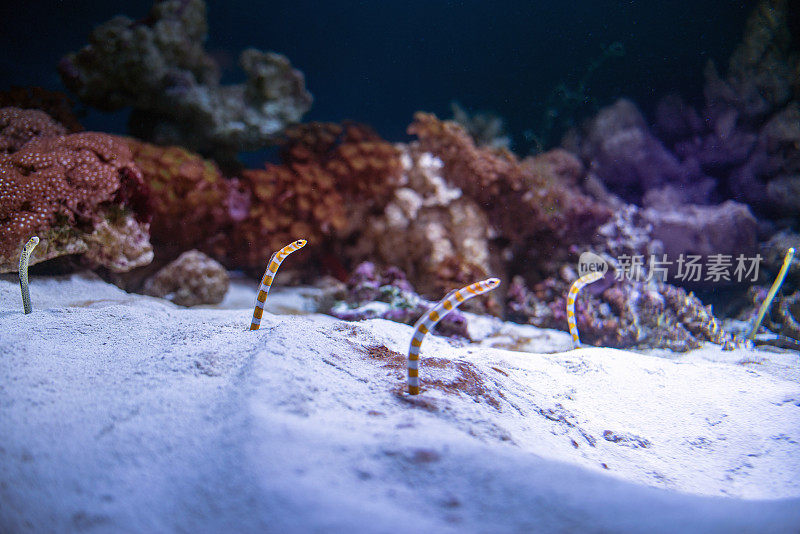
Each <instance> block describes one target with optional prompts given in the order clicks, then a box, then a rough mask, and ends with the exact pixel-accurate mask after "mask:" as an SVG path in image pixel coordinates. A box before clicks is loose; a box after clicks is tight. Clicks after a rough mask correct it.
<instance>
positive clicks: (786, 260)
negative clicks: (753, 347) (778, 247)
mask: <svg viewBox="0 0 800 534" xmlns="http://www.w3.org/2000/svg"><path fill="white" fill-rule="evenodd" d="M793 257H794V248H790V249H789V250H787V251H786V256H784V257H783V265H781V270H780V271H778V277H777V278H776V279H775V281H774V282H772V287H770V288H769V292H767V298H765V299H764V302H762V303H761V307H760V308H759V309H758V315H757V316H756V320H755V321H754V322H753V329H752V330H750V333H749V334H747V339H749V340H750V341H752V340H754V339H755V338H756V333H758V327H759V326H760V325H761V321H762V320H763V319H764V316H765V315H766V314H767V310H768V309H769V305H770V304H772V299H774V298H775V294H776V293H777V292H778V290H779V289H780V288H781V284H783V279H784V278H786V273H787V272H788V271H789V265H791V264H792V258H793Z"/></svg>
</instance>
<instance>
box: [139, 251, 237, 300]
mask: <svg viewBox="0 0 800 534" xmlns="http://www.w3.org/2000/svg"><path fill="white" fill-rule="evenodd" d="M229 286H230V278H229V277H228V272H227V271H226V270H225V268H224V267H223V266H222V265H220V264H219V263H218V262H216V261H214V260H213V259H211V258H209V257H208V256H206V255H205V254H203V253H202V252H200V251H197V250H189V251H187V252H184V253H183V254H181V255H180V256H178V258H177V259H175V260H174V261H172V262H170V263H169V264H167V265H166V266H164V267H163V268H162V269H160V270H159V271H158V272H157V273H156V274H155V275H154V276H153V277H151V278H149V279H148V280H147V281H146V282H145V285H144V293H145V294H147V295H152V296H154V297H160V298H165V299H168V300H170V301H172V302H174V303H175V304H178V305H180V306H197V305H199V304H219V303H220V302H222V299H223V298H225V293H227V292H228V287H229Z"/></svg>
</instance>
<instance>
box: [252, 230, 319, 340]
mask: <svg viewBox="0 0 800 534" xmlns="http://www.w3.org/2000/svg"><path fill="white" fill-rule="evenodd" d="M304 246H306V240H305V239H298V240H297V241H293V242H292V243H290V244H288V245H286V246H285V247H283V248H282V249H280V250H279V251H278V252H276V253H274V254H273V255H272V257H271V258H270V259H269V264H268V265H267V270H266V271H264V277H263V278H261V287H260V288H259V289H258V295H256V308H255V309H254V310H253V321H252V322H251V323H250V330H258V329H259V327H260V326H261V316H262V315H263V314H264V302H265V301H266V300H267V295H269V288H270V286H271V285H272V281H273V280H274V279H275V273H277V272H278V267H280V266H281V263H283V260H285V259H286V256H288V255H289V254H291V253H292V252H294V251H295V250H300V249H301V248H303V247H304Z"/></svg>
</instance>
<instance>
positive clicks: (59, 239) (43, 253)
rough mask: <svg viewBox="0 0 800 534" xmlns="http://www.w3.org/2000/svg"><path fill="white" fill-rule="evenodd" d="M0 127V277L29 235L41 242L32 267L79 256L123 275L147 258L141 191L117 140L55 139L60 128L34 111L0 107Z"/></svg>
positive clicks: (89, 136)
mask: <svg viewBox="0 0 800 534" xmlns="http://www.w3.org/2000/svg"><path fill="white" fill-rule="evenodd" d="M0 124H3V125H4V126H3V133H2V134H0V145H2V146H4V147H5V148H6V153H2V154H0V190H2V192H3V195H2V200H1V201H0V230H2V231H1V232H0V235H2V241H0V272H9V271H13V270H15V269H16V258H18V257H19V252H20V250H21V249H22V246H23V244H24V243H25V242H26V241H27V240H28V238H29V237H30V236H31V235H33V234H36V235H38V236H39V237H40V238H41V241H42V244H41V245H40V248H39V250H38V251H37V254H36V256H35V257H34V259H33V260H34V263H38V262H41V261H45V260H48V259H50V258H54V257H57V256H61V255H66V254H75V253H87V254H86V257H87V258H88V259H89V260H91V261H94V262H97V263H98V264H100V265H102V266H106V267H108V268H109V269H112V270H127V269H130V268H133V267H136V266H139V265H145V264H147V263H149V262H150V261H151V260H152V249H151V247H150V244H149V242H148V241H147V235H148V224H149V217H150V212H149V197H148V193H147V188H146V186H145V184H144V182H143V180H142V176H141V173H140V172H139V169H138V168H137V167H136V165H135V164H134V163H133V159H132V155H131V153H130V150H129V149H128V147H127V145H126V144H125V143H124V142H123V141H121V140H120V139H118V138H115V137H113V136H110V135H106V134H100V133H93V132H84V133H76V134H68V135H60V133H62V132H63V131H64V130H63V127H60V126H58V125H57V124H56V123H55V122H53V121H52V119H50V122H49V123H48V121H47V116H46V114H44V113H42V112H40V111H36V110H19V109H16V108H3V109H0ZM6 132H9V137H8V138H6ZM26 139H27V141H25V140H26ZM22 142H24V144H22V145H21V146H20V143H22Z"/></svg>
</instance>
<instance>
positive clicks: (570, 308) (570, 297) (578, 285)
mask: <svg viewBox="0 0 800 534" xmlns="http://www.w3.org/2000/svg"><path fill="white" fill-rule="evenodd" d="M604 275H605V273H601V272H592V273H588V274H585V275H583V276H581V277H580V278H578V279H577V280H575V283H573V284H572V287H570V288H569V293H568V294H567V323H568V324H569V333H570V334H572V345H573V347H575V348H576V349H579V348H580V347H581V339H580V338H579V337H578V324H577V323H576V322H575V299H576V298H577V297H578V291H580V290H581V289H583V286H586V285H589V284H591V283H592V282H597V281H598V280H600V279H601V278H603V276H604Z"/></svg>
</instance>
